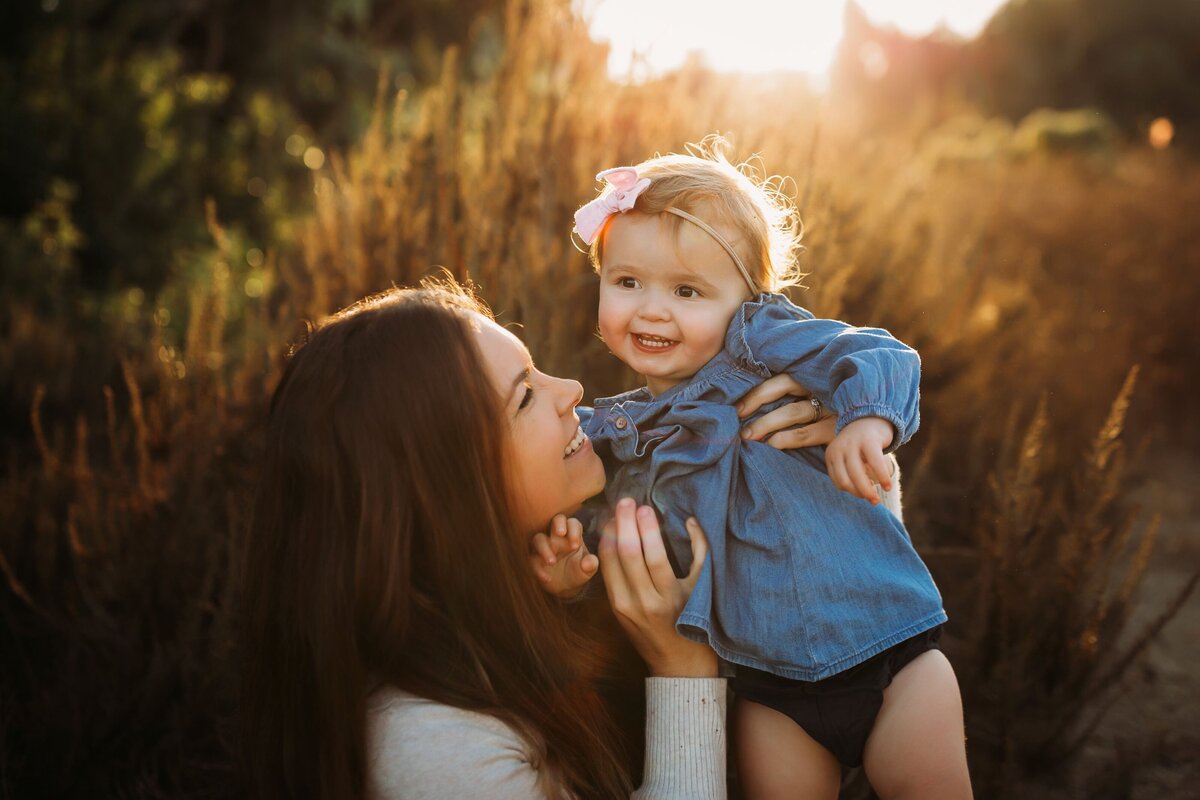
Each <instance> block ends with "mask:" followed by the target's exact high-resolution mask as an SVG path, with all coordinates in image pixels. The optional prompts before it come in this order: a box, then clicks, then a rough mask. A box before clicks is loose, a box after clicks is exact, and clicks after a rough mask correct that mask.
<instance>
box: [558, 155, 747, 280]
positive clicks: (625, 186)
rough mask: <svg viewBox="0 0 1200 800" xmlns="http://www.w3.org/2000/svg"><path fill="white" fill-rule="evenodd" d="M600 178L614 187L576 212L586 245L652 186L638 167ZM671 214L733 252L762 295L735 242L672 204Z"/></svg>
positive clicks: (605, 173)
mask: <svg viewBox="0 0 1200 800" xmlns="http://www.w3.org/2000/svg"><path fill="white" fill-rule="evenodd" d="M596 180H598V181H605V182H606V183H607V184H608V185H609V188H610V190H609V191H606V192H604V193H602V194H601V195H600V196H599V197H597V198H595V199H594V200H592V201H591V202H589V203H586V204H584V205H583V206H582V207H581V208H580V209H579V210H578V211H576V212H575V232H576V233H578V234H579V238H580V239H582V240H583V243H584V244H588V245H590V244H591V243H592V242H594V241H596V237H597V236H599V235H600V231H601V230H602V229H603V228H604V223H605V222H607V221H608V218H609V217H611V216H612V215H613V214H620V213H622V212H625V211H628V210H629V209H631V208H633V206H634V203H636V202H637V198H638V195H640V194H641V193H642V192H644V191H645V190H646V188H647V187H648V186H650V179H649V178H641V179H640V180H639V179H638V174H637V170H636V169H634V168H633V167H613V168H612V169H606V170H604V171H603V172H601V173H600V174H599V175H597V176H596ZM665 210H666V212H667V213H668V214H674V215H675V216H677V217H681V218H683V219H686V220H687V221H688V222H690V223H692V224H693V225H695V226H697V227H698V228H700V229H701V230H702V231H704V232H705V233H707V234H708V235H709V236H711V237H712V238H713V239H715V240H716V242H717V244H719V245H721V247H722V248H723V249H724V250H725V252H726V253H728V254H729V257H730V258H732V259H733V263H734V264H735V265H736V266H737V268H738V272H740V273H741V275H742V279H743V280H744V281H746V285H747V286H749V287H750V292H751V293H752V294H758V292H759V291H760V290H759V288H758V286H756V285H755V283H754V281H752V280H751V279H750V272H749V271H748V270H747V269H746V265H745V264H743V263H742V259H741V258H740V257H739V256H738V254H737V251H736V250H734V249H733V245H731V244H729V242H727V241H725V237H723V236H722V235H721V234H719V233H717V231H716V229H715V228H713V227H712V226H711V225H709V224H708V223H707V222H704V221H703V220H701V219H699V218H698V217H695V216H693V215H691V214H689V213H688V212H686V211H684V210H683V209H680V208H675V207H673V206H672V207H670V208H667V209H665Z"/></svg>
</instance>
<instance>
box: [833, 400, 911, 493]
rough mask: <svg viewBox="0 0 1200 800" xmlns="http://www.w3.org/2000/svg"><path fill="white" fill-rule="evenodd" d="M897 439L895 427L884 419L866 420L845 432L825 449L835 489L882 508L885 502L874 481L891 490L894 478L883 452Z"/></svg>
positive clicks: (846, 429) (843, 430) (856, 422)
mask: <svg viewBox="0 0 1200 800" xmlns="http://www.w3.org/2000/svg"><path fill="white" fill-rule="evenodd" d="M894 436H895V431H894V430H893V428H892V423H890V422H888V421H887V420H886V419H883V418H882V417H862V418H861V419H856V420H854V421H853V422H851V423H849V424H848V425H846V427H844V428H842V430H841V433H839V434H838V435H837V436H835V437H834V439H833V441H832V442H830V444H829V446H828V447H827V448H825V467H826V468H827V469H828V470H829V477H830V478H832V479H833V484H834V486H836V487H838V488H839V489H841V490H842V491H844V492H849V493H850V494H852V495H855V496H857V497H861V498H862V499H864V500H867V501H869V502H870V503H871V504H873V505H878V504H879V502H880V500H881V498H880V497H879V493H878V491H876V489H875V486H874V485H873V484H872V480H874V481H875V482H876V483H879V484H881V485H882V486H883V488H884V490H885V491H890V490H891V488H892V475H891V470H890V469H889V468H888V463H887V459H886V458H884V455H883V450H884V448H886V447H887V446H888V445H890V444H891V443H892V438H893V437H894Z"/></svg>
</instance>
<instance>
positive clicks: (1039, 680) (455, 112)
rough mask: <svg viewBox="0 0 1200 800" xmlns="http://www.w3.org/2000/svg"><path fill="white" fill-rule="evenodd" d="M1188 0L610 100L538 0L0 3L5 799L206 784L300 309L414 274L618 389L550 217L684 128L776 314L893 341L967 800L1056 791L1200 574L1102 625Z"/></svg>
mask: <svg viewBox="0 0 1200 800" xmlns="http://www.w3.org/2000/svg"><path fill="white" fill-rule="evenodd" d="M1193 6H1194V4H1192V3H1187V2H1182V1H1180V0H1176V2H1170V3H1159V4H1148V3H1143V4H1125V3H1116V2H1106V1H1105V0H1091V2H1084V0H1025V2H1021V3H1014V4H1012V5H1010V6H1008V7H1006V8H1005V9H1003V10H1002V11H1001V12H1000V13H999V14H998V15H997V16H996V18H995V19H994V20H993V21H992V23H991V24H990V25H989V26H988V28H987V29H986V30H985V31H984V33H983V34H982V35H981V36H980V37H979V38H978V39H976V40H974V41H970V42H963V41H956V40H950V39H947V38H945V37H942V36H931V37H926V38H924V39H911V38H908V37H904V36H902V35H900V34H898V33H896V32H894V31H890V30H881V29H877V28H875V27H873V26H872V25H871V24H870V23H869V22H867V21H866V20H865V18H863V17H862V15H861V14H859V13H858V12H857V11H856V9H854V8H853V7H851V9H850V10H849V11H848V16H847V23H848V27H847V38H846V41H845V42H844V45H843V48H842V50H841V55H840V56H839V60H838V63H837V64H836V65H835V68H834V71H833V86H832V89H831V91H830V92H829V94H828V95H823V94H821V93H818V92H816V91H814V90H813V89H812V88H811V87H810V85H809V84H808V83H807V82H806V81H805V80H803V79H802V78H798V77H794V76H786V75H774V76H767V77H751V78H747V77H740V76H736V75H724V74H720V73H715V72H713V71H711V70H709V69H708V68H707V67H705V65H704V64H703V62H702V61H701V60H699V59H697V60H693V61H692V62H690V63H689V64H688V65H687V66H686V67H684V68H683V69H681V70H679V71H677V72H674V73H670V74H667V75H663V76H660V77H658V78H655V79H653V80H650V81H648V82H645V83H643V84H639V85H625V84H618V83H614V82H612V81H611V80H610V78H609V77H608V76H607V74H606V71H605V61H606V57H607V50H606V48H605V47H604V46H602V45H598V44H596V43H594V42H592V41H591V40H590V39H589V38H588V35H587V30H586V26H585V24H584V23H583V21H582V20H581V19H580V18H579V17H578V16H577V15H576V14H575V13H573V12H572V10H571V8H570V7H569V5H568V4H567V3H566V2H560V1H559V0H544V1H543V2H536V1H533V0H510V1H509V2H507V3H500V2H498V0H497V2H484V1H482V0H481V1H480V2H473V3H467V4H464V3H446V2H436V1H435V0H425V2H414V3H383V2H371V0H324V1H319V0H304V2H300V3H292V4H283V3H278V2H266V3H254V4H238V3H233V2H222V1H221V0H209V1H207V2H205V1H204V0H198V2H195V3H189V4H183V5H178V4H168V5H162V4H151V3H144V2H133V1H132V0H129V1H128V2H100V0H79V1H78V2H70V0H42V2H41V3H40V4H35V3H23V4H9V5H7V6H5V7H4V8H3V9H0V43H2V44H3V47H0V179H2V183H0V187H2V188H0V255H2V258H3V262H2V263H0V288H2V291H3V294H2V298H0V386H2V388H3V392H2V394H0V398H2V399H0V403H2V404H3V411H4V417H3V427H2V429H0V430H2V431H3V437H4V445H5V448H4V459H5V461H4V468H3V469H4V471H3V475H2V477H0V498H2V499H0V670H2V672H3V676H4V679H3V683H0V795H4V796H13V797H22V798H24V797H43V796H44V797H75V796H78V797H105V796H114V797H116V796H120V797H180V796H195V797H225V796H236V793H237V792H236V787H235V785H234V782H233V779H232V776H231V774H230V766H229V765H230V761H229V752H230V748H231V747H232V746H233V743H232V742H231V741H230V739H229V736H228V730H227V720H228V716H229V711H230V709H231V707H232V705H233V704H234V703H235V702H236V699H235V698H234V695H233V686H232V680H231V678H232V675H233V674H234V671H235V669H236V654H233V653H231V652H230V650H229V641H230V633H231V631H232V630H233V628H234V626H235V625H236V615H235V614H234V611H233V610H234V602H233V597H232V582H231V579H230V569H231V563H232V555H231V554H232V552H233V551H234V549H235V548H236V546H237V542H238V540H239V537H240V536H242V535H243V533H244V532H245V530H246V526H247V519H246V513H247V509H248V496H249V492H250V491H252V488H253V483H254V476H255V459H256V457H257V448H258V445H259V442H258V436H259V433H260V430H261V425H262V421H263V418H264V414H265V408H266V401H267V399H268V397H269V394H270V391H271V389H272V387H273V385H274V381H275V379H276V377H277V375H278V370H279V368H280V365H281V362H282V357H283V354H284V353H285V352H286V349H287V345H288V343H289V342H290V341H292V340H294V339H295V338H297V336H299V335H300V334H301V333H302V331H303V320H311V319H318V318H320V317H321V316H322V315H324V314H327V313H330V312H332V311H334V310H336V309H337V308H339V307H340V306H342V305H344V304H346V303H348V302H351V301H352V300H354V299H357V298H358V297H361V296H362V295H364V294H367V293H369V292H374V291H377V290H380V289H383V288H386V287H387V286H389V285H391V284H392V283H397V284H407V283H412V282H414V281H416V280H418V279H419V278H420V277H421V276H423V275H426V274H430V273H431V272H432V271H434V268H435V266H438V267H442V268H445V269H446V270H448V271H450V272H451V273H453V274H455V275H456V276H458V277H460V278H464V279H466V278H469V279H472V280H474V281H476V282H477V283H478V284H479V286H480V288H481V290H482V293H483V295H484V296H485V297H486V298H487V299H488V300H489V301H490V302H491V303H492V304H493V306H494V307H495V309H496V310H497V311H498V312H499V314H500V319H501V321H502V322H506V323H521V324H522V325H523V328H522V335H523V336H524V337H525V339H526V341H527V342H528V343H529V345H530V347H531V350H532V351H533V354H534V356H535V358H536V359H537V360H538V363H539V365H540V366H541V367H542V368H543V369H545V370H547V371H548V372H551V373H554V374H561V375H569V376H573V377H578V378H580V379H582V380H583V381H584V383H585V385H586V386H587V387H588V391H589V393H591V394H609V393H613V392H616V391H618V390H620V389H622V388H625V387H627V386H629V385H631V382H632V381H633V380H634V376H632V375H631V374H630V373H628V371H627V370H625V369H624V367H622V366H621V365H620V364H619V363H618V362H616V361H615V359H613V358H612V357H611V356H609V355H608V354H607V352H606V351H605V349H604V348H603V346H602V345H601V343H600V342H599V341H598V340H597V339H596V337H595V336H594V335H593V330H594V319H593V316H592V315H593V311H592V309H594V307H595V298H596V288H595V279H594V276H592V275H591V273H590V270H589V269H588V267H587V264H586V259H585V257H584V256H583V255H582V254H581V253H579V252H578V251H577V250H576V249H574V248H573V247H572V244H571V241H570V239H569V237H568V231H569V229H570V219H571V213H572V212H573V211H574V209H575V208H576V207H578V205H580V204H581V203H582V202H583V201H585V200H586V199H587V198H588V197H590V196H591V195H592V192H593V190H594V181H593V176H594V174H595V173H596V172H597V171H598V170H599V169H601V168H603V167H606V166H610V165H613V164H621V163H634V162H637V161H639V160H641V159H643V158H645V157H646V156H648V155H649V154H651V153H653V152H655V151H669V150H676V151H678V150H680V149H681V148H682V147H683V146H684V145H685V143H686V142H688V141H695V140H697V139H699V138H700V137H702V136H703V135H704V134H706V133H709V132H711V131H722V132H724V133H726V134H727V135H728V136H729V138H730V140H731V142H732V145H733V151H734V152H733V153H732V155H733V156H734V157H737V158H746V157H749V156H751V155H752V154H754V153H761V154H762V157H763V161H762V164H761V165H762V166H763V167H765V169H766V170H767V171H769V172H771V173H776V174H782V175H788V176H791V178H792V180H791V181H790V182H788V183H787V184H786V187H785V188H786V189H787V190H788V191H789V192H790V193H792V194H793V195H794V196H795V198H796V202H797V204H798V206H799V208H800V211H801V214H802V216H803V218H804V221H805V224H806V238H805V241H806V244H807V246H808V252H807V254H806V256H805V260H804V262H803V265H804V268H805V269H806V271H809V272H810V273H811V275H810V277H809V278H808V281H807V282H808V284H809V288H808V289H806V290H804V291H799V292H796V293H795V297H796V299H797V300H798V301H799V302H800V303H801V304H803V305H805V306H807V307H810V308H812V309H813V310H814V311H815V312H816V313H818V314H820V315H824V316H831V317H840V318H844V319H847V320H849V321H851V322H855V323H860V324H881V325H884V326H886V327H888V328H889V329H890V330H891V331H892V332H893V333H895V334H896V335H897V336H898V337H900V338H901V339H904V340H905V341H908V342H910V343H912V344H913V345H915V346H916V347H917V348H918V349H920V350H921V352H922V354H923V358H924V363H925V376H924V384H923V417H924V423H925V424H924V427H923V431H922V434H921V436H920V437H918V439H917V440H916V441H915V442H914V443H913V444H912V445H910V446H909V447H907V448H906V449H905V451H904V452H903V453H902V454H901V458H902V460H903V461H904V462H905V467H906V479H905V480H906V483H905V488H906V507H907V509H908V510H907V514H908V519H909V520H910V522H911V523H912V525H911V527H912V530H913V535H914V539H915V540H916V541H917V542H918V544H919V546H920V548H921V550H922V552H923V554H924V555H925V557H926V558H927V560H928V561H929V562H930V564H931V567H932V569H933V570H934V573H935V576H936V577H937V578H938V580H939V583H940V585H941V586H942V588H943V591H944V593H945V595H946V599H947V603H948V605H949V607H950V611H951V615H952V618H953V620H954V622H953V623H952V626H951V629H950V631H949V633H950V636H949V637H948V643H947V647H948V649H949V650H951V656H952V657H953V658H954V660H955V663H956V664H957V665H958V669H959V673H960V677H961V679H962V682H963V686H964V692H965V695H966V699H967V712H968V734H969V737H970V739H971V757H972V768H973V770H974V775H975V778H976V782H977V788H978V790H979V795H980V796H981V797H1006V796H1010V795H1011V794H1012V793H1013V792H1014V791H1016V790H1017V787H1022V786H1024V787H1027V786H1031V785H1047V781H1050V782H1053V780H1059V781H1060V782H1061V780H1063V779H1062V777H1061V776H1062V775H1064V774H1066V772H1065V771H1066V770H1067V769H1069V767H1070V765H1071V759H1072V758H1073V757H1074V756H1075V755H1076V754H1077V752H1078V747H1079V743H1080V742H1081V741H1082V740H1083V739H1084V738H1086V735H1087V734H1088V733H1089V732H1090V730H1091V725H1092V724H1093V722H1094V720H1095V718H1096V717H1097V715H1098V714H1100V713H1101V712H1102V711H1103V710H1104V709H1105V708H1106V707H1107V705H1106V704H1107V702H1108V701H1109V700H1110V699H1111V697H1112V696H1113V694H1114V693H1115V690H1116V689H1118V688H1119V683H1120V680H1121V677H1122V676H1123V675H1124V674H1125V671H1126V670H1127V668H1128V666H1129V664H1130V663H1132V661H1133V660H1134V659H1135V658H1136V656H1137V655H1138V653H1139V652H1140V651H1141V649H1142V648H1143V647H1144V646H1145V643H1146V642H1147V641H1148V639H1149V637H1151V636H1153V635H1154V633H1155V632H1156V631H1157V630H1158V628H1159V627H1161V625H1162V624H1164V623H1165V622H1166V621H1167V620H1168V619H1169V617H1170V614H1171V613H1173V611H1174V610H1175V609H1176V608H1177V607H1178V604H1180V603H1182V602H1183V601H1184V600H1185V599H1186V598H1187V596H1188V592H1190V590H1191V586H1193V585H1194V582H1195V581H1194V578H1193V580H1192V583H1191V584H1185V585H1182V586H1180V587H1178V589H1177V590H1176V589H1172V592H1171V594H1170V600H1169V602H1167V603H1166V604H1165V605H1164V607H1163V608H1162V609H1161V612H1162V613H1161V614H1160V615H1159V616H1158V617H1156V618H1155V620H1154V621H1153V622H1151V623H1150V624H1148V625H1145V626H1142V627H1139V628H1131V627H1129V626H1128V625H1127V621H1128V615H1129V610H1130V608H1131V604H1132V603H1133V601H1134V599H1135V598H1136V592H1137V587H1138V583H1139V581H1140V579H1141V577H1142V576H1143V574H1144V570H1145V568H1146V564H1147V558H1148V553H1149V551H1150V548H1152V547H1153V544H1154V540H1155V531H1156V522H1155V518H1154V515H1153V514H1152V513H1146V514H1141V513H1138V512H1137V510H1136V509H1134V508H1132V507H1131V505H1130V504H1129V502H1128V501H1127V498H1126V497H1125V495H1124V491H1125V489H1126V487H1127V486H1128V485H1129V482H1130V479H1131V476H1134V475H1136V469H1135V466H1136V462H1137V453H1138V452H1139V449H1140V445H1141V443H1142V442H1144V441H1145V440H1146V439H1147V437H1149V436H1151V435H1159V436H1160V437H1164V438H1168V439H1169V440H1171V441H1172V442H1175V443H1180V442H1193V443H1194V442H1195V441H1196V437H1197V433H1200V431H1197V427H1196V418H1195V415H1194V413H1193V412H1192V407H1193V406H1194V400H1193V397H1194V395H1195V390H1196V389H1197V387H1200V380H1198V377H1200V376H1198V375H1197V372H1198V370H1200V337H1197V336H1196V329H1195V322H1194V319H1195V301H1196V290H1195V281H1196V278H1195V275H1196V273H1197V268H1198V267H1200V233H1198V232H1197V229H1196V228H1195V226H1194V224H1193V222H1192V216H1193V214H1192V212H1191V210H1193V209H1195V208H1196V207H1198V206H1200V168H1198V167H1197V164H1196V161H1195V158H1194V154H1193V152H1192V150H1191V148H1194V147H1195V145H1196V144H1197V139H1196V135H1195V130H1196V123H1197V122H1198V121H1200V98H1198V97H1197V94H1196V89H1195V87H1194V86H1192V85H1191V84H1190V83H1188V82H1187V81H1186V80H1182V81H1181V80H1180V79H1179V78H1180V74H1181V72H1180V71H1181V70H1182V71H1183V72H1182V74H1184V75H1188V74H1195V73H1196V71H1197V69H1196V67H1197V65H1196V64H1195V63H1194V59H1195V58H1197V53H1198V52H1200V51H1198V50H1197V49H1196V47H1195V43H1196V42H1200V27H1198V26H1200V18H1198V17H1197V13H1196V10H1195V8H1194V7H1193ZM1133 33H1136V35H1132V34H1133ZM517 42H519V43H520V46H519V47H517V46H512V45H513V43H517ZM1151 51H1153V54H1152V55H1151V54H1150V53H1151ZM1164 121H1165V124H1166V125H1167V126H1169V129H1168V128H1164ZM1156 125H1157V126H1158V127H1157V129H1156V128H1155V126H1156ZM1155 130H1157V131H1158V133H1157V134H1155ZM1156 137H1157V138H1156ZM1055 776H1058V777H1057V778H1055ZM1031 782H1032V783H1031ZM1039 782H1040V783H1039ZM856 792H858V793H861V790H860V789H859V788H856V786H855V785H851V786H849V787H848V788H847V796H854V795H855V793H856Z"/></svg>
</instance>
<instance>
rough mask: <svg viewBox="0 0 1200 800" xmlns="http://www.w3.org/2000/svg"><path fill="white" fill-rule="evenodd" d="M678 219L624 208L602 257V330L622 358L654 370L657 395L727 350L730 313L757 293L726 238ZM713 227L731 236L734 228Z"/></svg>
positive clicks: (649, 374) (650, 379)
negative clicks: (720, 241) (721, 239)
mask: <svg viewBox="0 0 1200 800" xmlns="http://www.w3.org/2000/svg"><path fill="white" fill-rule="evenodd" d="M674 219H675V218H674V217H672V216H671V215H669V214H657V215H651V214H640V213H637V212H627V213H624V214H618V215H616V216H615V217H613V220H612V222H611V223H610V224H609V226H608V230H607V231H606V232H605V235H604V236H605V238H604V248H603V250H602V253H603V259H602V262H601V265H600V333H601V334H602V335H603V336H604V341H605V343H606V344H607V345H608V347H609V349H610V350H612V352H613V353H614V354H615V355H616V356H617V358H619V359H621V360H622V361H624V362H625V363H626V364H628V365H629V366H630V367H632V368H633V369H635V370H637V371H638V372H639V373H641V374H642V375H645V376H646V385H647V386H648V387H649V389H650V391H651V392H653V393H654V394H655V395H657V394H659V393H661V392H663V391H665V390H667V389H669V388H671V387H672V386H674V385H675V384H677V383H679V382H681V381H685V380H687V379H688V378H690V377H692V376H693V375H695V374H696V372H697V371H699V369H700V368H701V367H702V366H704V364H705V363H706V362H708V360H709V359H711V358H712V357H713V356H715V355H716V354H717V353H719V352H720V351H721V348H722V346H723V345H724V343H725V330H726V329H727V328H728V327H729V322H730V320H732V319H733V315H734V313H735V312H736V311H737V309H738V307H739V306H741V304H742V303H743V302H745V301H746V300H748V299H750V289H749V288H748V287H747V286H746V282H745V281H744V280H743V279H742V277H741V274H740V273H739V272H738V269H737V267H736V266H735V265H734V263H733V259H731V258H730V257H729V254H728V253H726V252H725V250H724V249H723V248H722V247H721V245H719V244H717V242H716V241H715V240H714V239H713V238H712V237H711V236H709V235H708V234H707V233H705V232H704V231H703V230H702V229H701V228H699V227H697V226H695V225H693V224H691V223H690V222H686V221H683V220H680V221H679V227H678V234H676V231H675V225H674V224H673V220H674ZM706 221H707V220H706ZM709 224H710V225H711V224H712V223H711V222H710V223H709ZM713 227H715V228H716V229H717V230H718V231H719V232H720V234H721V235H722V236H724V237H725V239H726V241H730V240H731V238H732V237H731V236H730V234H731V233H732V231H729V230H727V229H726V228H724V227H722V226H717V225H713Z"/></svg>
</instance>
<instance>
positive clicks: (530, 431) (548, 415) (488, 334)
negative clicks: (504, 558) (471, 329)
mask: <svg viewBox="0 0 1200 800" xmlns="http://www.w3.org/2000/svg"><path fill="white" fill-rule="evenodd" d="M475 316H476V318H477V324H476V325H475V342H476V346H477V347H478V348H479V353H480V355H481V357H482V359H483V362H484V364H486V365H487V371H488V377H489V379H490V380H491V382H492V385H493V386H494V387H495V389H496V394H497V395H498V396H499V402H500V403H501V405H502V406H503V412H504V418H505V419H506V420H507V421H508V431H507V436H508V448H507V449H508V464H507V465H506V466H507V470H508V484H509V491H510V492H512V497H511V498H510V500H511V502H512V505H513V511H514V513H515V514H516V515H517V519H516V522H517V524H518V525H519V526H520V530H522V531H528V532H530V533H533V532H536V531H541V530H545V529H546V527H547V526H548V525H549V523H550V519H551V517H553V516H554V515H555V514H558V513H560V512H561V513H569V512H571V511H574V510H576V509H577V508H579V506H580V505H581V504H582V503H583V501H584V500H586V499H588V498H589V497H591V496H592V495H595V494H598V493H600V492H601V491H602V490H603V489H604V465H603V464H601V463H600V457H599V456H597V455H596V453H595V452H594V451H593V450H592V443H591V442H590V441H588V439H587V438H586V437H585V436H584V435H583V431H582V429H581V428H580V427H579V418H578V417H576V416H575V406H576V405H578V404H579V401H580V400H581V399H582V398H583V387H582V386H580V385H579V383H578V382H577V381H572V380H565V379H563V378H555V377H552V376H550V375H545V374H543V373H541V372H538V371H537V368H536V367H534V366H533V361H532V359H530V357H529V351H528V350H526V349H525V345H524V344H522V342H521V340H520V339H518V338H517V337H515V336H513V335H512V334H511V333H509V332H508V331H506V330H504V329H503V328H501V327H500V326H499V325H497V324H496V323H495V322H492V321H491V320H490V319H487V318H486V317H483V316H481V315H475Z"/></svg>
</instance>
